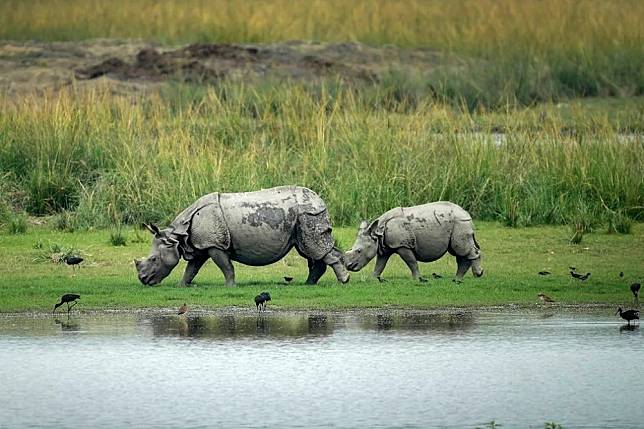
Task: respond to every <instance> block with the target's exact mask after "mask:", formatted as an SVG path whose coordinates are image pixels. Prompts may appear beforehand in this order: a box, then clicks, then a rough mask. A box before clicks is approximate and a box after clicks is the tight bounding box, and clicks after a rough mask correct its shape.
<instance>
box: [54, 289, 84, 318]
mask: <svg viewBox="0 0 644 429" xmlns="http://www.w3.org/2000/svg"><path fill="white" fill-rule="evenodd" d="M77 299H80V295H77V294H75V293H66V294H65V295H63V296H62V297H61V298H60V302H59V303H58V304H56V305H54V311H52V314H54V313H55V312H56V309H57V308H58V307H60V306H61V305H63V304H65V303H67V313H69V312H70V311H71V309H72V307H74V306H75V305H76V304H77V303H76V300H77ZM70 302H73V304H72V305H71V306H70V305H69V303H70Z"/></svg>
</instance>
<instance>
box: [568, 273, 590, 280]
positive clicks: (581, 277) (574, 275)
mask: <svg viewBox="0 0 644 429" xmlns="http://www.w3.org/2000/svg"><path fill="white" fill-rule="evenodd" d="M570 275H571V276H573V277H574V278H576V279H579V280H581V281H582V282H584V281H586V280H588V277H590V273H586V274H584V275H583V276H582V275H581V274H579V273H576V272H574V271H571V272H570Z"/></svg>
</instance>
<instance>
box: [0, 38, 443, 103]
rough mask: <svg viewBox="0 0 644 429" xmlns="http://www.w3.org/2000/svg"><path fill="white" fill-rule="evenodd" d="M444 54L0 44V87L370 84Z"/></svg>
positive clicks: (316, 46) (289, 46)
mask: <svg viewBox="0 0 644 429" xmlns="http://www.w3.org/2000/svg"><path fill="white" fill-rule="evenodd" d="M450 61H453V60H448V59H447V58H446V57H445V56H444V55H443V54H440V53H437V52H435V51H432V50H427V49H400V48H397V47H394V46H388V47H378V48H375V47H371V46H368V45H364V44H361V43H335V44H323V43H313V42H304V41H294V42H286V43H279V44H262V45H259V44H258V45H237V44H191V45H187V46H173V47H168V46H163V47H162V46H159V45H155V44H153V43H149V42H145V41H140V40H126V41H123V40H108V39H99V40H91V41H84V42H54V43H43V42H11V41H5V42H0V91H2V92H3V93H8V94H10V95H11V94H23V93H30V92H51V91H57V90H60V89H61V88H64V87H66V86H70V85H72V84H75V85H76V86H77V87H79V88H86V87H95V86H97V85H99V84H101V85H104V84H107V85H108V86H109V87H110V88H112V89H113V90H115V91H117V92H125V93H129V92H137V91H141V90H147V89H150V88H155V87H158V85H159V84H161V83H163V82H167V81H182V82H197V83H206V84H212V83H216V82H218V81H220V80H222V79H231V80H240V81H261V80H270V79H277V80H304V81H315V80H319V79H321V78H329V77H337V78H339V79H341V80H343V81H349V82H378V81H379V80H380V79H381V78H382V76H384V74H386V73H389V72H390V71H391V70H393V69H406V70H410V69H411V70H414V71H415V72H418V73H427V72H429V71H430V70H432V69H434V68H435V67H437V66H440V65H445V64H447V63H448V62H450Z"/></svg>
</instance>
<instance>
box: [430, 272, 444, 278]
mask: <svg viewBox="0 0 644 429" xmlns="http://www.w3.org/2000/svg"><path fill="white" fill-rule="evenodd" d="M432 277H434V278H435V279H442V278H443V276H441V275H440V274H436V273H432Z"/></svg>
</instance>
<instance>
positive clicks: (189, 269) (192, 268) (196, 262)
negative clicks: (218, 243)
mask: <svg viewBox="0 0 644 429" xmlns="http://www.w3.org/2000/svg"><path fill="white" fill-rule="evenodd" d="M207 260H208V258H207V257H195V258H194V259H192V260H190V261H188V265H186V270H185V271H184V272H183V278H182V279H181V281H180V282H179V286H188V285H189V284H190V283H192V280H193V279H194V278H195V276H196V275H197V273H198V272H199V270H200V269H201V267H202V266H203V264H204V263H205V262H206V261H207Z"/></svg>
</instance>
